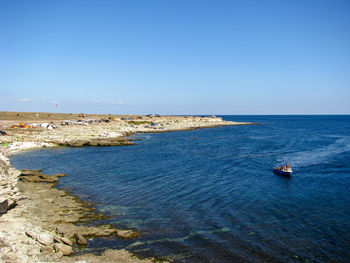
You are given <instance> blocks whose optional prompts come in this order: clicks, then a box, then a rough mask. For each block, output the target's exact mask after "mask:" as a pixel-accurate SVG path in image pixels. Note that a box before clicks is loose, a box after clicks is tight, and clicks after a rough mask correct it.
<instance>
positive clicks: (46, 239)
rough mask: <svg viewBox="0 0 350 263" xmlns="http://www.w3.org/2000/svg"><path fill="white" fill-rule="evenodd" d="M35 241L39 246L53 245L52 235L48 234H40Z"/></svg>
mask: <svg viewBox="0 0 350 263" xmlns="http://www.w3.org/2000/svg"><path fill="white" fill-rule="evenodd" d="M36 239H37V240H38V242H39V243H40V244H42V245H45V246H51V245H52V244H53V235H52V234H50V233H46V232H42V233H40V234H39V235H38V236H37V238H36Z"/></svg>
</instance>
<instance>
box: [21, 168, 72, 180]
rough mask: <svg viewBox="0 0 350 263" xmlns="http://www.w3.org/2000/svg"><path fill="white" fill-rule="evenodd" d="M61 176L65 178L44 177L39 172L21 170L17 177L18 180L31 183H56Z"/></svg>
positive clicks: (44, 175)
mask: <svg viewBox="0 0 350 263" xmlns="http://www.w3.org/2000/svg"><path fill="white" fill-rule="evenodd" d="M63 176H66V174H54V175H46V174H43V173H42V172H41V170H30V169H23V170H21V174H20V175H19V180H21V181H23V182H31V183H38V182H41V183H57V182H58V177H63Z"/></svg>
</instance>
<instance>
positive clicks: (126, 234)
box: [117, 230, 139, 239]
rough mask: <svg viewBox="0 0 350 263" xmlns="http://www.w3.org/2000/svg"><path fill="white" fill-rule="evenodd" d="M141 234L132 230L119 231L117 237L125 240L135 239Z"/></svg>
mask: <svg viewBox="0 0 350 263" xmlns="http://www.w3.org/2000/svg"><path fill="white" fill-rule="evenodd" d="M138 235H139V234H138V233H137V232H135V231H132V230H117V236H118V237H119V238H123V239H130V238H135V237H137V236H138Z"/></svg>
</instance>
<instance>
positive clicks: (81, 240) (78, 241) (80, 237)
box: [75, 234, 88, 245]
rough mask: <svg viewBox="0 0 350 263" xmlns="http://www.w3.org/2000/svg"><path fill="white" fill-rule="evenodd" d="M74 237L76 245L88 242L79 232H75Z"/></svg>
mask: <svg viewBox="0 0 350 263" xmlns="http://www.w3.org/2000/svg"><path fill="white" fill-rule="evenodd" d="M75 238H76V240H77V244H78V245H87V243H88V242H87V241H86V239H85V238H84V237H83V236H82V235H80V234H75Z"/></svg>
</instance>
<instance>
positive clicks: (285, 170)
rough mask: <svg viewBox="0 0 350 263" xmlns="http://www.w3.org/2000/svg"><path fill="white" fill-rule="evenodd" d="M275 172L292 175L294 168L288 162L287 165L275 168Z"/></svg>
mask: <svg viewBox="0 0 350 263" xmlns="http://www.w3.org/2000/svg"><path fill="white" fill-rule="evenodd" d="M273 172H274V173H276V174H279V175H283V176H291V175H292V173H293V170H292V168H290V166H289V164H288V163H287V164H286V166H283V167H281V166H277V167H274V168H273Z"/></svg>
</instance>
